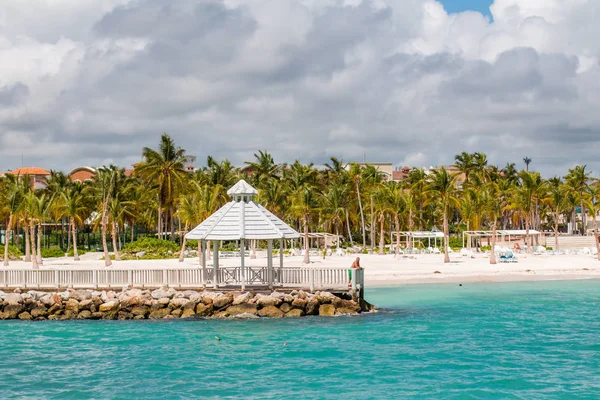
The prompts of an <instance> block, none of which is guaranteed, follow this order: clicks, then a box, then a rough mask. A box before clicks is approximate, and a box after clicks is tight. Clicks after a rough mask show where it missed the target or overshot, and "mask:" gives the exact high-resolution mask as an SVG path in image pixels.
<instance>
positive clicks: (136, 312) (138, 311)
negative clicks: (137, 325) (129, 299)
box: [131, 306, 150, 318]
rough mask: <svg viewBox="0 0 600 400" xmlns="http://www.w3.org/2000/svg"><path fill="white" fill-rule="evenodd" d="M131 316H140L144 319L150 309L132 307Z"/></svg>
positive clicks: (146, 307)
mask: <svg viewBox="0 0 600 400" xmlns="http://www.w3.org/2000/svg"><path fill="white" fill-rule="evenodd" d="M131 314H133V315H135V316H138V315H141V316H142V317H144V318H146V316H147V315H148V314H150V308H149V307H148V306H138V307H133V309H132V310H131Z"/></svg>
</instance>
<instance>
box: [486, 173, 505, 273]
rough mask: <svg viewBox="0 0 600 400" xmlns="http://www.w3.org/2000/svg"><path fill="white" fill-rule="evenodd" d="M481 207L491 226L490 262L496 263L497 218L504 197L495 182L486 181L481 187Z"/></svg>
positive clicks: (500, 212)
mask: <svg viewBox="0 0 600 400" xmlns="http://www.w3.org/2000/svg"><path fill="white" fill-rule="evenodd" d="M481 196H482V206H483V207H482V208H483V211H484V214H485V216H486V217H487V219H488V221H489V223H490V226H491V228H492V237H491V242H492V243H491V246H492V248H491V251H490V264H496V254H495V247H496V233H497V229H498V218H500V216H501V215H502V211H503V209H504V207H505V206H506V204H505V199H504V198H503V196H502V195H501V190H500V187H499V185H498V183H497V182H493V181H490V182H487V183H486V184H485V185H484V186H483V187H482V188H481Z"/></svg>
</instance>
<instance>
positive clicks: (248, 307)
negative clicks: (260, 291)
mask: <svg viewBox="0 0 600 400" xmlns="http://www.w3.org/2000/svg"><path fill="white" fill-rule="evenodd" d="M227 312H228V313H229V315H231V316H236V315H239V314H253V315H256V314H257V306H256V304H249V303H242V304H236V305H231V306H229V308H227Z"/></svg>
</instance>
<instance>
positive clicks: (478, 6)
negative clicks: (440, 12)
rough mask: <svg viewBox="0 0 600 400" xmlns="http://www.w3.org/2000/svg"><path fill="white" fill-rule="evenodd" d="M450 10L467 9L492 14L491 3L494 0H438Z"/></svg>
mask: <svg viewBox="0 0 600 400" xmlns="http://www.w3.org/2000/svg"><path fill="white" fill-rule="evenodd" d="M438 1H440V2H441V3H442V4H443V5H444V8H445V9H446V11H448V12H459V11H466V10H474V11H479V12H481V13H482V14H484V15H490V5H491V4H492V3H493V2H494V1H493V0H438Z"/></svg>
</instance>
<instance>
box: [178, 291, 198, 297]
mask: <svg viewBox="0 0 600 400" xmlns="http://www.w3.org/2000/svg"><path fill="white" fill-rule="evenodd" d="M182 293H183V297H185V298H186V299H191V298H192V297H193V296H198V295H199V294H200V293H198V292H196V291H195V290H184V291H183V292H182Z"/></svg>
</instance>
